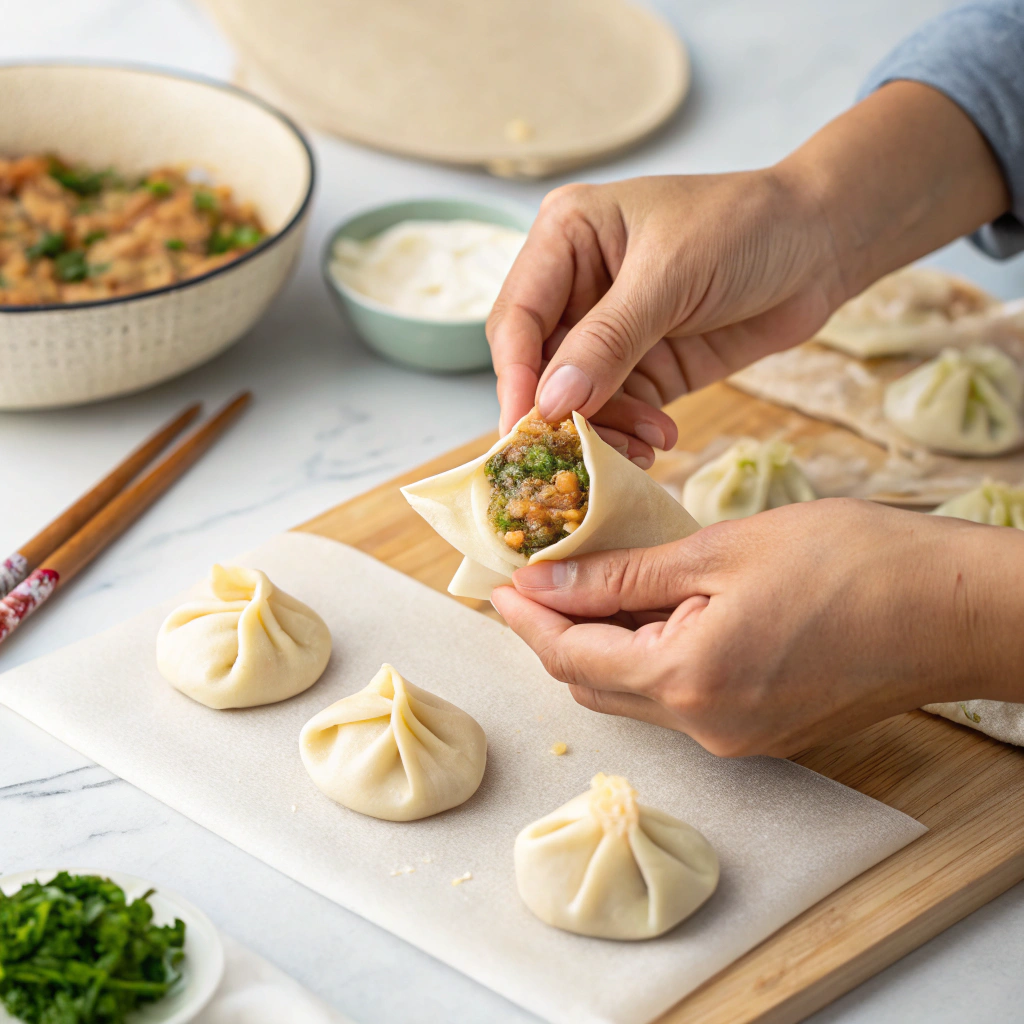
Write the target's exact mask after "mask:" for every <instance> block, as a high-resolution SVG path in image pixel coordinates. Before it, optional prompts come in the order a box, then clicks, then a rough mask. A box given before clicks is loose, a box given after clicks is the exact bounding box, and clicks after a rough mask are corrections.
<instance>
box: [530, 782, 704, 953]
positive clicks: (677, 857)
mask: <svg viewBox="0 0 1024 1024" xmlns="http://www.w3.org/2000/svg"><path fill="white" fill-rule="evenodd" d="M636 796H637V794H636V791H635V790H634V789H633V788H632V786H630V784H629V783H628V782H627V781H626V779H624V778H622V777H621V776H618V775H612V776H608V775H604V774H603V773H599V774H597V775H595V776H594V778H593V780H592V781H591V784H590V790H589V791H588V792H586V793H582V794H580V795H579V796H577V797H575V798H574V799H572V800H570V801H569V802H568V803H567V804H565V805H564V806H562V807H559V808H558V810H556V811H553V812H552V813H551V814H549V815H547V816H546V817H543V818H541V819H540V820H539V821H535V822H534V823H533V824H532V825H528V826H527V827H526V828H525V829H523V831H522V832H520V833H519V835H518V837H517V838H516V843H515V866H516V884H517V886H518V888H519V895H520V896H521V897H522V899H523V902H524V903H525V904H526V905H527V906H528V907H529V908H530V910H531V911H533V913H534V914H536V915H537V917H539V918H540V919H541V920H542V921H544V922H546V923H547V924H550V925H553V926H554V927H556V928H562V929H563V930H565V931H570V932H576V933H578V934H580V935H590V936H593V937H594V938H599V939H652V938H654V937H655V936H657V935H663V934H664V933H665V932H667V931H669V930H670V929H671V928H674V927H675V926H676V925H677V924H679V923H680V922H681V921H683V920H684V919H685V918H687V917H689V916H690V914H692V913H693V912H694V911H695V910H696V909H697V908H698V907H700V906H701V904H702V903H704V901H705V900H706V899H707V898H708V897H709V896H710V895H711V894H712V893H713V892H714V891H715V887H716V886H717V885H718V873H719V868H718V857H717V856H716V855H715V851H714V850H713V849H712V847H711V844H710V843H709V842H708V841H707V840H706V839H705V838H704V837H703V836H702V835H701V834H700V833H699V832H698V831H697V830H696V829H695V828H693V827H692V826H690V825H687V824H686V823H685V822H682V821H680V820H679V819H678V818H673V817H672V816H671V815H670V814H665V813H663V812H662V811H658V810H655V809H654V808H653V807H645V806H644V805H643V804H640V803H637V799H636Z"/></svg>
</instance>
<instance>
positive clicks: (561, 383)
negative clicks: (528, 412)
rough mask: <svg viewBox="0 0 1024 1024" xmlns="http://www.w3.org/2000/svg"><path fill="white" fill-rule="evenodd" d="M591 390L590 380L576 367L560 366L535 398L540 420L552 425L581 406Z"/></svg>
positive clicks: (592, 388)
mask: <svg viewBox="0 0 1024 1024" xmlns="http://www.w3.org/2000/svg"><path fill="white" fill-rule="evenodd" d="M593 390H594V385H593V384H592V383H591V382H590V378H589V377H588V376H587V375H586V374H585V373H584V372H583V371H582V370H581V369H580V368H579V367H578V366H572V365H569V364H567V365H565V366H560V367H559V368H558V369H557V370H555V372H554V373H553V374H551V376H550V377H549V378H548V379H547V380H546V381H545V382H544V387H542V388H541V391H540V395H538V397H537V411H538V412H539V413H540V415H541V418H542V419H545V420H548V421H549V422H552V423H553V422H555V421H556V420H560V419H563V418H564V417H566V416H568V415H569V413H571V412H572V411H573V410H574V409H579V408H580V407H581V406H583V405H584V404H585V403H586V401H587V399H588V398H589V397H590V393H591V391H593Z"/></svg>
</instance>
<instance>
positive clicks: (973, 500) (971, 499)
mask: <svg viewBox="0 0 1024 1024" xmlns="http://www.w3.org/2000/svg"><path fill="white" fill-rule="evenodd" d="M932 515H934V516H952V517H953V518H954V519H969V520H970V521H971V522H972V523H987V524H988V525H989V526H1013V527H1015V528H1016V529H1018V530H1024V487H1011V486H1010V485H1009V484H1004V483H1000V482H999V481H998V480H986V481H985V482H984V483H983V484H982V485H981V486H980V487H975V488H974V490H973V491H967V492H966V493H965V494H959V495H957V496H956V497H955V498H950V499H949V501H947V502H945V503H944V504H942V505H940V506H939V507H938V508H937V509H935V510H934V511H933V512H932Z"/></svg>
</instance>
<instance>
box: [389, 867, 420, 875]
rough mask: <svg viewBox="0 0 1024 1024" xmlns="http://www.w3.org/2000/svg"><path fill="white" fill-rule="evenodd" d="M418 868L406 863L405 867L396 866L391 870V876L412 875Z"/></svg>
mask: <svg viewBox="0 0 1024 1024" xmlns="http://www.w3.org/2000/svg"><path fill="white" fill-rule="evenodd" d="M415 870H416V869H415V868H414V867H413V866H412V865H411V864H406V865H405V867H404V868H395V870H394V871H392V872H391V877H392V878H395V877H396V876H398V875H411V874H412V873H413V872H414V871H415Z"/></svg>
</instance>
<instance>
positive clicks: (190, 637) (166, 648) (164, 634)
mask: <svg viewBox="0 0 1024 1024" xmlns="http://www.w3.org/2000/svg"><path fill="white" fill-rule="evenodd" d="M210 586H211V589H212V590H213V597H212V598H211V599H208V600H205V601H192V602H189V603H188V604H183V605H182V606H181V607H180V608H176V609H175V610H174V611H173V612H171V614H170V615H168V616H167V618H166V619H165V620H164V624H163V625H162V626H161V627H160V632H159V634H158V635H157V640H156V662H157V668H159V670H160V674H161V675H162V676H163V677H164V678H165V679H166V680H167V681H168V682H169V683H171V685H172V686H174V687H176V688H177V689H179V690H181V692H182V693H185V694H188V696H189V697H191V698H192V699H193V700H197V701H199V703H200V704H205V705H206V706H207V707H210V708H218V709H221V708H249V707H254V706H256V705H257V704H273V703H275V702H276V701H279V700H287V699H288V698H289V697H294V696H295V694H297V693H302V691H303V690H308V689H309V687H311V686H312V685H313V684H314V683H315V682H316V681H317V680H318V679H319V678H320V675H321V673H322V672H323V670H324V669H325V668H326V667H327V662H328V659H329V658H330V656H331V631H330V630H329V629H328V628H327V626H326V624H325V623H324V621H323V619H321V618H320V616H319V615H317V613H316V612H315V611H313V609H312V608H309V607H307V606H306V605H304V604H303V603H302V602H301V601H296V600H295V598H294V597H291V596H290V595H289V594H286V593H285V592H284V591H283V590H278V589H277V587H275V586H274V584H273V583H271V582H270V580H269V579H267V577H266V575H264V573H262V572H260V571H259V570H258V569H242V568H240V567H238V566H222V565H215V566H214V567H213V569H212V570H211V571H210Z"/></svg>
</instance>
